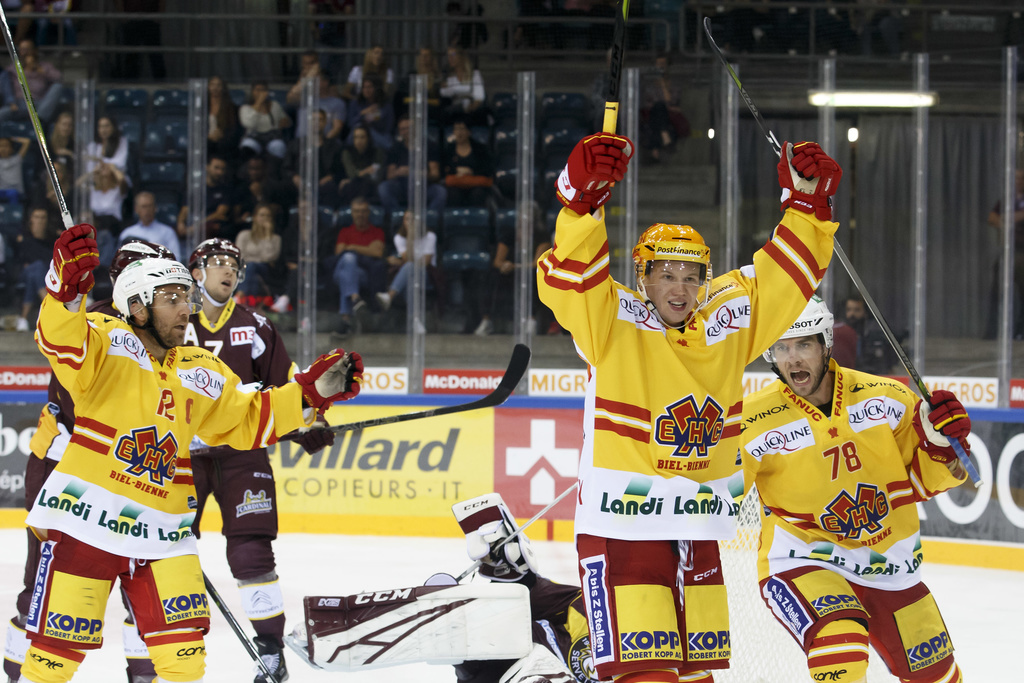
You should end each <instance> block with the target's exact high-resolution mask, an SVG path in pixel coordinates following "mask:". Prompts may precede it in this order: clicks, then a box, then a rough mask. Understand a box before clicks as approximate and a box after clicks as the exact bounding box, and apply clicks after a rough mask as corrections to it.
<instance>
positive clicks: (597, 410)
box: [537, 133, 842, 683]
mask: <svg viewBox="0 0 1024 683" xmlns="http://www.w3.org/2000/svg"><path fill="white" fill-rule="evenodd" d="M783 151H784V154H783V157H782V159H781V160H780V162H779V165H778V174H779V182H780V184H781V186H782V187H783V190H784V196H783V210H784V215H783V217H782V221H781V223H780V224H779V225H778V227H777V228H776V229H775V231H774V232H773V235H772V238H771V239H770V240H769V241H768V243H767V244H766V245H765V246H764V247H763V248H762V249H760V250H758V251H757V252H756V253H755V254H754V255H753V262H752V264H751V265H748V266H744V267H743V268H740V269H739V270H734V271H731V272H728V273H725V274H724V275H721V276H719V277H715V278H713V275H712V268H711V252H710V249H709V248H708V246H707V245H706V244H705V242H704V239H703V238H702V237H701V235H700V234H699V233H698V232H697V231H696V230H694V229H693V228H692V227H690V226H687V225H674V224H669V223H659V224H657V225H653V226H651V227H650V228H648V229H647V230H646V231H645V232H644V234H643V235H642V236H641V237H640V240H639V241H638V242H637V245H636V248H635V249H634V250H633V262H634V265H635V268H636V270H635V278H636V279H635V281H634V282H630V283H628V285H625V284H620V283H617V282H615V281H614V280H612V278H611V274H610V259H609V247H608V238H607V232H606V228H605V222H604V211H603V209H602V208H601V206H602V205H603V204H604V203H605V201H607V199H608V197H609V195H610V190H611V185H610V184H611V183H614V182H615V181H618V180H621V179H622V178H623V175H624V174H625V172H626V166H627V163H628V161H629V158H630V156H631V154H632V143H631V142H630V141H629V140H628V139H627V138H624V137H621V136H617V135H610V134H605V133H599V134H597V135H593V136H590V137H587V138H585V139H583V140H582V141H580V142H579V144H577V146H576V148H575V149H574V150H573V152H572V154H571V155H570V157H569V162H568V164H567V165H566V167H565V169H564V170H563V171H562V173H561V175H560V176H559V179H558V183H557V191H558V196H559V198H560V200H561V201H562V203H563V204H564V205H565V207H566V208H564V209H563V210H562V211H561V213H560V214H559V216H558V223H557V226H556V232H555V240H554V243H555V247H554V248H553V249H551V250H550V251H548V252H546V253H545V254H543V255H542V256H541V259H540V262H539V268H538V285H537V286H538V292H539V294H540V298H541V300H542V301H543V302H544V303H545V304H546V305H547V306H548V307H549V308H550V309H551V310H552V311H553V312H554V313H555V316H556V318H557V319H558V322H559V324H561V326H562V327H563V328H565V329H567V330H569V331H570V332H571V333H572V335H573V339H574V341H575V343H576V347H577V349H578V351H579V354H580V356H581V357H582V358H583V359H584V360H585V361H586V362H587V364H588V366H589V368H588V383H587V398H586V403H585V406H586V408H585V410H584V419H585V421H586V424H585V425H584V428H583V431H584V434H585V437H584V446H583V452H582V454H581V458H580V467H579V479H580V489H579V495H578V497H577V505H576V520H575V530H576V534H577V536H576V539H577V540H576V546H577V551H578V553H579V557H580V577H581V581H582V585H583V598H584V602H585V606H586V609H585V612H586V614H587V617H588V621H589V628H590V643H591V645H592V651H593V661H594V663H595V665H596V668H597V673H598V675H599V677H600V678H601V679H608V678H613V677H614V678H615V679H616V680H617V681H620V682H626V683H656V682H665V683H675V682H676V681H680V680H682V681H686V682H687V683H710V682H711V681H712V680H713V674H712V671H713V670H715V669H722V668H726V667H727V666H728V660H729V656H730V644H729V621H728V608H727V604H726V599H725V586H724V585H723V581H722V572H721V569H720V561H719V555H718V544H717V542H716V541H717V540H718V539H727V538H732V537H733V536H734V535H735V533H736V526H735V519H736V518H735V512H736V505H735V503H734V502H733V496H734V494H739V493H741V492H742V481H741V475H740V473H739V471H738V470H739V467H738V464H737V462H736V449H737V447H738V444H739V428H740V413H741V411H742V406H743V384H742V377H743V368H744V367H745V366H746V365H747V364H748V363H749V362H751V361H752V360H754V359H755V358H757V357H758V356H759V355H760V354H761V353H763V352H764V350H765V349H767V348H768V346H769V345H770V344H771V343H772V342H773V341H774V340H776V339H777V338H778V337H779V335H781V334H782V333H783V332H785V331H786V328H787V327H788V326H789V325H790V323H792V321H793V320H794V319H795V318H796V317H797V315H799V314H800V311H801V310H803V307H804V305H805V304H806V303H807V299H808V298H809V297H810V296H811V295H812V294H813V293H814V290H815V289H816V288H817V286H818V284H819V282H820V280H821V278H822V276H823V275H824V273H825V268H826V266H827V265H828V262H829V259H830V258H831V256H832V235H833V233H834V232H835V229H836V224H835V223H832V222H831V218H832V213H831V208H830V206H831V205H830V201H829V196H830V195H831V194H832V193H834V192H835V190H836V188H837V186H838V182H839V178H840V177H841V175H842V171H841V170H840V169H839V167H838V165H836V163H835V162H834V161H833V160H832V159H830V158H829V157H828V156H827V155H826V154H825V153H824V152H822V151H821V149H820V147H818V145H816V144H814V143H798V144H797V145H792V144H789V143H786V144H785V145H784V147H783ZM634 287H635V288H634Z"/></svg>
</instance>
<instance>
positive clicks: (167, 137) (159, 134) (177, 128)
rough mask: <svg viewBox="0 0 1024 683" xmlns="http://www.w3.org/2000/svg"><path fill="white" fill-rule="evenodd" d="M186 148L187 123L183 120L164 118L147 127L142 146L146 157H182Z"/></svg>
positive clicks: (152, 158) (151, 158)
mask: <svg viewBox="0 0 1024 683" xmlns="http://www.w3.org/2000/svg"><path fill="white" fill-rule="evenodd" d="M187 150H188V123H187V122H186V121H185V120H173V119H166V120H161V121H157V122H156V123H152V124H150V125H149V126H148V127H147V129H146V137H145V143H144V145H143V148H142V153H143V156H145V157H146V159H148V160H155V159H183V158H184V157H185V153H186V152H187Z"/></svg>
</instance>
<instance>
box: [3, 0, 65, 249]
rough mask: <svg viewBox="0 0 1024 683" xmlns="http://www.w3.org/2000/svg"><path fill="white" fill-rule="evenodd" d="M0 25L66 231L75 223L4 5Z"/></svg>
mask: <svg viewBox="0 0 1024 683" xmlns="http://www.w3.org/2000/svg"><path fill="white" fill-rule="evenodd" d="M0 25H2V27H3V28H2V30H3V33H4V42H6V43H7V51H8V52H9V53H10V54H11V61H12V62H13V63H14V71H15V73H17V75H18V82H19V83H20V84H21V93H22V95H24V96H25V109H27V110H28V115H29V118H30V119H32V127H33V128H34V129H35V131H36V142H38V143H39V151H40V152H42V153H43V161H44V162H45V163H46V173H47V175H49V176H50V183H51V184H52V185H53V192H54V194H55V195H56V196H57V205H58V206H59V207H60V217H61V220H62V221H63V222H64V229H65V230H67V229H68V228H70V227H73V226H74V224H75V222H74V221H73V220H72V219H71V212H70V211H68V205H67V204H66V203H65V202H64V193H63V192H61V191H60V181H59V180H57V170H56V169H55V168H54V167H53V161H52V160H51V159H50V152H49V150H47V149H46V136H45V135H44V134H43V124H42V123H40V121H39V114H37V113H36V105H35V104H34V103H33V101H32V93H31V92H29V89H28V81H27V80H26V79H25V71H24V69H22V68H21V60H20V59H18V51H17V50H16V49H15V48H14V38H12V37H11V29H10V28H8V26H7V15H6V14H5V13H4V8H3V5H0Z"/></svg>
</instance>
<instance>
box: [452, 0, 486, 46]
mask: <svg viewBox="0 0 1024 683" xmlns="http://www.w3.org/2000/svg"><path fill="white" fill-rule="evenodd" d="M445 14H447V15H448V16H450V17H459V16H463V17H476V18H480V17H482V16H483V15H484V8H483V7H482V6H481V5H480V3H479V2H478V1H477V0H449V2H448V4H447V5H445ZM486 42H487V24H485V23H483V22H475V21H474V22H463V23H458V24H456V25H455V28H453V29H452V32H451V33H450V34H449V36H448V45H449V46H450V47H457V48H459V49H460V50H475V49H476V48H478V47H480V45H481V44H483V43H486Z"/></svg>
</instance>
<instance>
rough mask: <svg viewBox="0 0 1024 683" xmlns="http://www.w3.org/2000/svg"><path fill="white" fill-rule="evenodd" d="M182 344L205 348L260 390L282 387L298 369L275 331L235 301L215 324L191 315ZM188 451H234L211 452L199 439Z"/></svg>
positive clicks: (226, 450) (230, 301)
mask: <svg viewBox="0 0 1024 683" xmlns="http://www.w3.org/2000/svg"><path fill="white" fill-rule="evenodd" d="M185 344H186V345H194V346H200V347H202V348H205V349H208V350H209V351H210V352H211V353H213V355H215V356H217V358H219V359H221V360H222V361H223V362H224V363H225V364H226V365H227V366H228V367H229V368H231V370H232V371H234V373H235V374H236V375H238V377H239V379H240V380H242V382H244V383H245V384H249V383H250V382H257V383H258V384H259V386H260V387H261V388H266V387H276V386H281V385H282V384H285V383H286V382H288V381H289V380H290V379H291V378H292V376H294V374H295V372H296V370H297V368H296V367H295V364H294V363H292V361H291V359H290V358H289V357H288V351H287V349H285V346H284V340H283V339H281V335H280V333H279V332H278V331H277V328H276V327H274V325H273V324H272V323H271V322H270V321H269V320H267V319H266V318H265V317H263V316H262V315H260V314H259V313H256V312H255V311H252V310H250V309H248V308H246V307H245V306H239V305H236V304H235V301H234V299H228V301H227V303H226V304H225V305H224V310H223V311H221V314H220V317H219V318H218V319H217V322H211V321H210V319H209V318H207V317H206V313H205V312H203V311H199V313H196V314H194V315H192V316H191V317H190V318H189V321H188V329H187V330H186V331H185ZM190 450H191V451H192V452H193V453H197V452H199V453H201V454H202V455H211V456H213V455H216V456H222V455H230V454H231V453H232V452H233V451H232V449H230V448H227V447H220V448H216V449H211V448H210V446H209V445H207V444H206V443H204V442H203V441H202V440H201V439H200V438H199V437H196V438H194V439H193V440H192V444H191V446H190Z"/></svg>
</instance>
